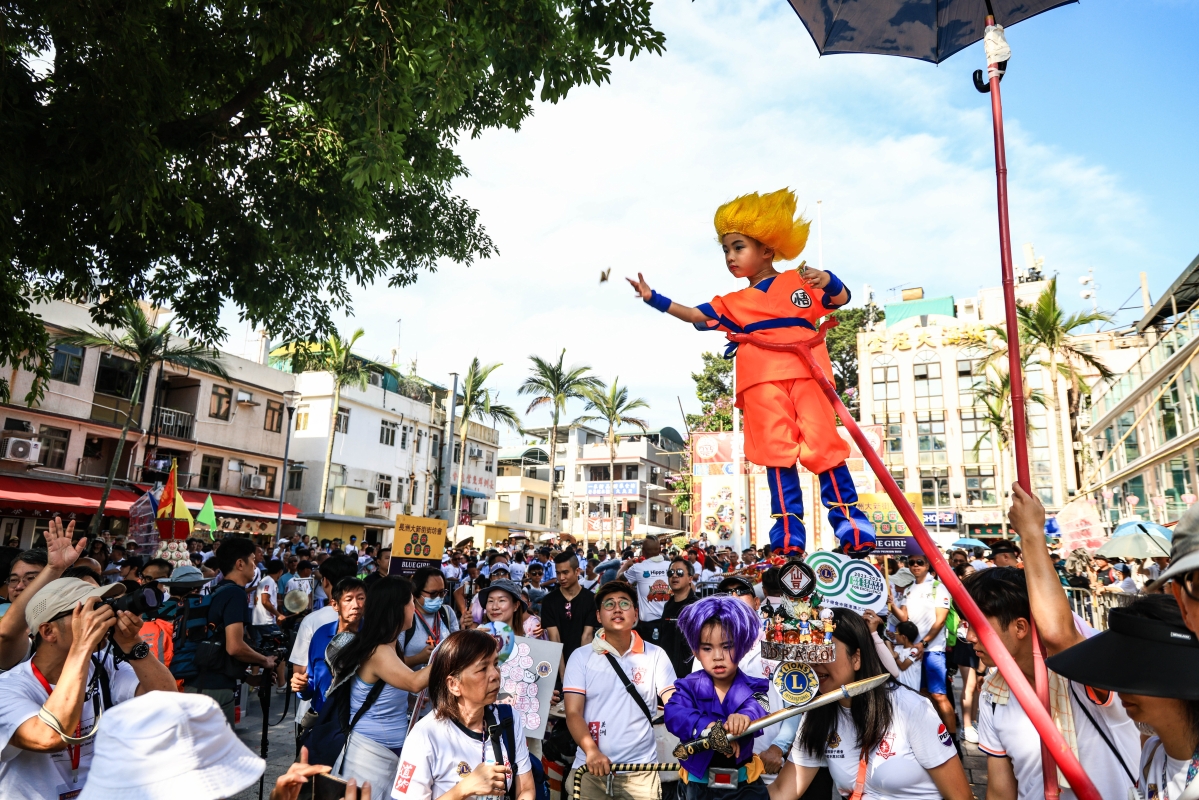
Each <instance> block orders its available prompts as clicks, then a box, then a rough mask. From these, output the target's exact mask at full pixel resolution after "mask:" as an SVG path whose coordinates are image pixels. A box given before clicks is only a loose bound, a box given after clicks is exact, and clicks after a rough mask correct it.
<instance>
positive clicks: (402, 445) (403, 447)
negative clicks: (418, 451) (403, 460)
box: [400, 425, 412, 450]
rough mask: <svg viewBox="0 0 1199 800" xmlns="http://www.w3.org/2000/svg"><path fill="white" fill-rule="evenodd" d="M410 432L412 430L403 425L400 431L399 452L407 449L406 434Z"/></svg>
mask: <svg viewBox="0 0 1199 800" xmlns="http://www.w3.org/2000/svg"><path fill="white" fill-rule="evenodd" d="M411 430H412V428H409V427H408V426H407V425H405V426H404V427H403V429H401V430H400V449H401V450H407V449H408V433H409V432H410V431H411Z"/></svg>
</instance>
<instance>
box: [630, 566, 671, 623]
mask: <svg viewBox="0 0 1199 800" xmlns="http://www.w3.org/2000/svg"><path fill="white" fill-rule="evenodd" d="M669 569H670V561H668V560H667V559H665V558H663V557H662V556H660V555H657V556H654V557H653V558H647V559H643V560H641V561H638V562H637V563H635V564H633V565H632V566H631V567H629V568H628V569H627V570H625V573H624V576H625V579H626V580H627V581H628V582H629V583H631V584H632V585H633V586H636V587H637V616H638V618H639V619H640V620H641V621H642V622H653V621H654V620H659V619H662V609H663V608H664V607H665V606H666V601H667V600H669V599H670V596H671V593H670V581H669V580H667V575H666V572H667V571H668V570H669Z"/></svg>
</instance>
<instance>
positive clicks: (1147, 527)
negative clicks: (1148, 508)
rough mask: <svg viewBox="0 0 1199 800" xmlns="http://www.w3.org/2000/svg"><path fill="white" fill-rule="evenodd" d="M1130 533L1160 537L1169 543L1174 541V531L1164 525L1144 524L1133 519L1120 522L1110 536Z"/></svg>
mask: <svg viewBox="0 0 1199 800" xmlns="http://www.w3.org/2000/svg"><path fill="white" fill-rule="evenodd" d="M1132 533H1148V534H1152V535H1154V536H1161V537H1162V538H1164V539H1167V540H1169V541H1171V542H1172V541H1174V531H1172V530H1171V529H1169V528H1167V527H1166V526H1165V525H1158V524H1157V523H1156V522H1145V521H1144V520H1139V519H1134V520H1132V521H1131V522H1121V523H1120V524H1119V525H1117V526H1116V530H1114V531H1112V536H1113V537H1116V536H1128V535H1129V534H1132Z"/></svg>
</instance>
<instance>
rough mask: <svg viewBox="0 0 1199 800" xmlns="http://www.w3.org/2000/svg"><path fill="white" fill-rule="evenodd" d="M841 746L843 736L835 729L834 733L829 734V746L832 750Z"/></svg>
mask: <svg viewBox="0 0 1199 800" xmlns="http://www.w3.org/2000/svg"><path fill="white" fill-rule="evenodd" d="M840 746H841V737H840V735H838V734H837V732H836V731H833V732H832V733H830V734H829V735H828V747H829V749H830V750H833V749H835V748H838V747H840Z"/></svg>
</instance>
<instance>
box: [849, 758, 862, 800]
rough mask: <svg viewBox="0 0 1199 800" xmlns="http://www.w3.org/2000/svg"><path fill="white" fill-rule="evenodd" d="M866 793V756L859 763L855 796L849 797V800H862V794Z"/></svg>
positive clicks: (854, 783)
mask: <svg viewBox="0 0 1199 800" xmlns="http://www.w3.org/2000/svg"><path fill="white" fill-rule="evenodd" d="M865 791H866V756H862V760H861V761H859V762H858V777H857V780H855V781H854V782H853V794H851V795H850V796H849V800H862V794H863V793H865Z"/></svg>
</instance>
